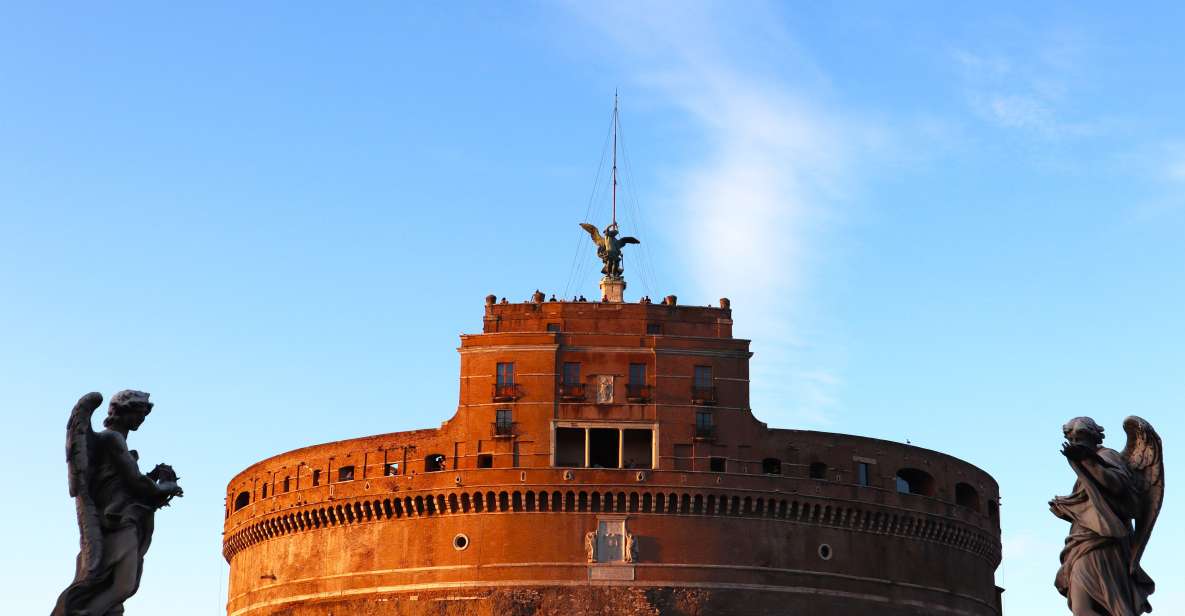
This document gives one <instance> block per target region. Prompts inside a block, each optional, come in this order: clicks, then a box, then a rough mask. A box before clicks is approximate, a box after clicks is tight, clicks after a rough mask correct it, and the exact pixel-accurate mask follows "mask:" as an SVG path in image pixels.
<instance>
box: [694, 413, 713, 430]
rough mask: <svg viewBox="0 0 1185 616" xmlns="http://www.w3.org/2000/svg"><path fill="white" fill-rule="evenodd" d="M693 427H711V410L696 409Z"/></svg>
mask: <svg viewBox="0 0 1185 616" xmlns="http://www.w3.org/2000/svg"><path fill="white" fill-rule="evenodd" d="M695 427H697V428H711V427H712V412H711V411H697V412H696V414H695Z"/></svg>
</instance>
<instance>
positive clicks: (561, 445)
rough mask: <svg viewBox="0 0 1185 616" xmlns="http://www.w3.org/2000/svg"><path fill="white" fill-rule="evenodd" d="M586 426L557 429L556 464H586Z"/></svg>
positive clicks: (578, 465) (575, 465)
mask: <svg viewBox="0 0 1185 616" xmlns="http://www.w3.org/2000/svg"><path fill="white" fill-rule="evenodd" d="M584 444H585V440H584V428H556V429H555V465H556V466H567V467H576V468H579V467H581V466H584Z"/></svg>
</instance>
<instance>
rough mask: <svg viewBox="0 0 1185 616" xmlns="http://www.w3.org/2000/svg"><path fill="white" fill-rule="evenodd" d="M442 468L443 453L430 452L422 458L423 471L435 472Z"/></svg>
mask: <svg viewBox="0 0 1185 616" xmlns="http://www.w3.org/2000/svg"><path fill="white" fill-rule="evenodd" d="M443 470H444V454H442V453H430V454H428V456H427V457H425V458H424V472H425V473H435V472H437V471H443Z"/></svg>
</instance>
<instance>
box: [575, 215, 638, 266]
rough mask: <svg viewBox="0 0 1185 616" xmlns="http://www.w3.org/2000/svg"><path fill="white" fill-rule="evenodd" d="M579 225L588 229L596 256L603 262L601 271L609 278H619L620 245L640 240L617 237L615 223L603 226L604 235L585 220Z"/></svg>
mask: <svg viewBox="0 0 1185 616" xmlns="http://www.w3.org/2000/svg"><path fill="white" fill-rule="evenodd" d="M580 226H581V228H583V229H584V230H585V231H588V234H589V236H591V237H592V241H593V244H596V246H597V256H598V257H600V259H601V261H602V262H603V263H604V264H605V266H604V267H602V268H601V273H602V274H604V275H605V276H607V277H609V278H621V273H622V272H623V271H624V270H622V268H621V249H622V247H623V246H625V245H626V244H641V243H642V242H639V241H638V239H637V238H635V237H631V236H628V235H627V236H625V237H623V238H620V239H618V237H617V223H614V224H611V225H609V226H608V227H605V235H604V236H602V235H601V233H600V232H599V231H597V228H596V226H594V225H590V224H588V223H587V222H582V223H580Z"/></svg>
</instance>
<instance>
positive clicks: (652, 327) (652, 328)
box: [646, 323, 662, 336]
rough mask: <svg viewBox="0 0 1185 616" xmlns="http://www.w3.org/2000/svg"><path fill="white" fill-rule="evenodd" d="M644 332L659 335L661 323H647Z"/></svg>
mask: <svg viewBox="0 0 1185 616" xmlns="http://www.w3.org/2000/svg"><path fill="white" fill-rule="evenodd" d="M646 333H647V334H649V335H651V336H659V335H661V334H662V323H647V324H646Z"/></svg>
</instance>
